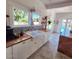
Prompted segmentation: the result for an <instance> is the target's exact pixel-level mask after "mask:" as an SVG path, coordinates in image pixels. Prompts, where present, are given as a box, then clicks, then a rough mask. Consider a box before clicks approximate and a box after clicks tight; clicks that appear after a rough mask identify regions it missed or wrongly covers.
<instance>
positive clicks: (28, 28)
mask: <svg viewBox="0 0 79 59" xmlns="http://www.w3.org/2000/svg"><path fill="white" fill-rule="evenodd" d="M42 28H43V26H41V25H40V26H27V27H14V32H15V33H20V32H21V31H32V30H40V29H42Z"/></svg>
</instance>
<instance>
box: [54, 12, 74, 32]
mask: <svg viewBox="0 0 79 59" xmlns="http://www.w3.org/2000/svg"><path fill="white" fill-rule="evenodd" d="M55 19H56V20H59V23H58V25H55V26H54V32H57V33H60V28H61V23H62V20H63V19H66V20H68V19H71V20H72V13H71V12H64V13H56V17H55Z"/></svg>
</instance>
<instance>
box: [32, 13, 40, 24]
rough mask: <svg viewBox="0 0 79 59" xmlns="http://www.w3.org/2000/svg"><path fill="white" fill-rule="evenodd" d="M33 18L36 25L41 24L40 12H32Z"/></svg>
mask: <svg viewBox="0 0 79 59" xmlns="http://www.w3.org/2000/svg"><path fill="white" fill-rule="evenodd" d="M32 20H33V24H34V25H40V16H39V14H37V13H35V12H32Z"/></svg>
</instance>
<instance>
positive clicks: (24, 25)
mask: <svg viewBox="0 0 79 59" xmlns="http://www.w3.org/2000/svg"><path fill="white" fill-rule="evenodd" d="M14 9H19V10H22V11H24V12H26V13H28V23H27V24H23V25H15V24H14V21H15V19H14V14H13V13H14ZM12 15H13V18H12V19H13V27H27V26H30V25H29V11H28V9H25V8H18V7H13V8H12Z"/></svg>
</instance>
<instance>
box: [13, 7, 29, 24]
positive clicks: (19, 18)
mask: <svg viewBox="0 0 79 59" xmlns="http://www.w3.org/2000/svg"><path fill="white" fill-rule="evenodd" d="M13 18H14V25H27V24H28V12H25V11H24V10H21V9H15V8H14V9H13Z"/></svg>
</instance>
